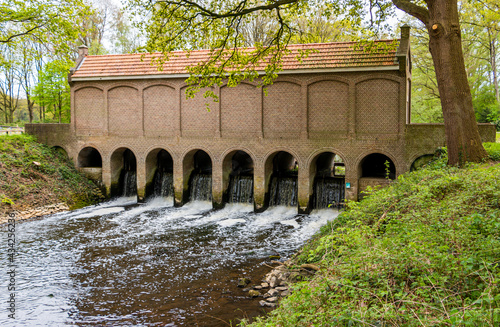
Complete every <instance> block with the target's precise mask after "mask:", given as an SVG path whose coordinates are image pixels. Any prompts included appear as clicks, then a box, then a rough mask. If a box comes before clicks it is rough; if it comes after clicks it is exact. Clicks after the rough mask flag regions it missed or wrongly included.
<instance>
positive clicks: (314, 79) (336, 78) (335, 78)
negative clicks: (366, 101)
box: [306, 76, 352, 86]
mask: <svg viewBox="0 0 500 327" xmlns="http://www.w3.org/2000/svg"><path fill="white" fill-rule="evenodd" d="M322 81H336V82H340V83H345V84H350V83H352V80H350V79H348V78H345V77H342V76H316V77H312V78H310V79H308V80H307V81H306V85H307V86H309V85H312V84H315V83H318V82H322Z"/></svg>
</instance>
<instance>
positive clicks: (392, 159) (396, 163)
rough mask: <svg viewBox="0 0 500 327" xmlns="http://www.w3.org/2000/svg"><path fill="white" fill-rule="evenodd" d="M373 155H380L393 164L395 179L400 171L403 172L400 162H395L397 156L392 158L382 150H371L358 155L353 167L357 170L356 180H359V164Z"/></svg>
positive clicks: (391, 155)
mask: <svg viewBox="0 0 500 327" xmlns="http://www.w3.org/2000/svg"><path fill="white" fill-rule="evenodd" d="M375 153H379V154H382V155H384V156H386V157H388V158H389V159H391V161H392V163H393V164H394V167H395V170H396V171H395V175H396V177H397V176H398V175H399V174H400V172H401V171H403V170H404V167H402V166H401V165H400V162H399V161H398V160H397V156H394V155H393V154H391V153H389V152H387V151H384V150H382V149H372V150H370V151H366V152H364V153H363V154H361V155H359V156H358V157H357V158H356V166H355V167H356V169H357V170H358V178H361V163H362V162H363V159H365V158H366V157H368V156H369V155H371V154H375Z"/></svg>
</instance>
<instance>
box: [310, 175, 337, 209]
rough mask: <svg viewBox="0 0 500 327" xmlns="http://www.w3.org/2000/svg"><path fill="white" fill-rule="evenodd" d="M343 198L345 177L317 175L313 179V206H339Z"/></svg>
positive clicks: (320, 207)
mask: <svg viewBox="0 0 500 327" xmlns="http://www.w3.org/2000/svg"><path fill="white" fill-rule="evenodd" d="M344 198H345V179H344V178H333V177H317V178H316V179H315V180H314V206H313V207H314V208H316V209H324V208H328V206H329V205H332V206H334V207H340V206H341V204H342V203H344Z"/></svg>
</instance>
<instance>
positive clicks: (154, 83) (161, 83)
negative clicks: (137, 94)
mask: <svg viewBox="0 0 500 327" xmlns="http://www.w3.org/2000/svg"><path fill="white" fill-rule="evenodd" d="M154 86H166V87H169V88H172V89H174V90H175V89H177V87H178V86H177V85H174V84H172V83H168V82H159V81H154V82H153V83H151V84H148V85H146V86H144V87H143V88H142V90H143V91H144V90H147V89H149V88H150V87H154Z"/></svg>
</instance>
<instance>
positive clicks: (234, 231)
mask: <svg viewBox="0 0 500 327" xmlns="http://www.w3.org/2000/svg"><path fill="white" fill-rule="evenodd" d="M172 202H173V201H172V199H168V200H165V199H153V200H152V201H150V202H148V203H146V204H135V203H134V202H133V199H126V198H122V199H118V200H115V201H112V202H108V203H104V204H101V205H99V206H95V207H89V208H84V209H81V210H76V211H72V212H68V213H62V214H56V215H52V216H47V217H45V218H44V219H42V220H32V221H25V222H19V223H18V224H17V228H16V229H17V231H16V233H17V235H16V236H17V239H18V242H19V243H18V245H17V249H18V256H17V257H16V262H17V264H18V266H17V270H16V272H17V276H16V278H17V281H16V283H17V293H16V298H17V301H16V309H17V310H16V318H17V319H16V321H15V322H16V324H15V326H37V325H39V326H60V325H78V326H102V325H113V326H115V325H144V326H227V324H226V323H224V322H223V321H225V322H229V321H233V322H236V321H237V320H238V319H241V318H243V317H254V316H256V315H260V314H262V313H263V312H264V311H263V309H262V308H260V307H259V306H258V299H249V298H247V297H246V296H245V293H244V292H243V291H242V290H241V289H238V288H237V287H236V284H237V279H238V277H242V276H247V277H251V278H252V280H254V281H255V282H258V281H259V280H260V278H262V277H263V276H264V275H265V274H266V273H267V272H268V271H269V268H268V267H266V266H265V265H264V263H265V262H266V261H267V260H268V257H269V255H272V254H276V253H279V254H281V255H282V256H283V257H286V256H289V255H290V254H291V253H293V251H295V250H296V249H297V248H298V247H299V246H300V245H302V244H303V243H304V241H306V240H307V239H308V238H310V237H311V236H312V235H313V234H314V232H316V231H317V230H318V229H319V227H321V225H323V224H324V223H326V221H327V220H330V219H333V218H335V216H336V214H337V213H336V212H335V211H330V210H328V211H319V212H316V213H314V212H313V214H311V215H308V216H306V215H297V214H296V209H295V208H286V207H275V208H271V209H270V210H268V211H266V212H263V213H259V214H255V213H253V212H252V206H250V205H241V204H230V205H228V206H226V208H224V209H222V210H217V211H215V210H212V209H211V203H208V202H193V203H189V204H188V205H186V206H184V207H181V208H174V207H172V206H171V203H172ZM2 230H3V231H4V230H5V228H3V229H2ZM3 234H5V233H3ZM2 239H3V240H5V239H6V236H5V237H3V238H2ZM6 246H7V242H6V241H3V242H2V243H1V244H0V249H1V257H0V261H1V262H2V263H5V262H7V258H6V251H5V249H6ZM0 278H1V279H0V281H1V285H0V287H1V289H2V292H0V301H1V302H2V303H4V304H5V303H6V301H7V294H6V293H7V292H4V291H3V290H6V289H7V283H8V282H7V276H6V274H5V273H2V276H1V277H0ZM1 312H3V313H4V314H2V315H0V325H1V326H9V324H10V323H11V321H9V319H8V317H7V314H6V310H2V311H1Z"/></svg>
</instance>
